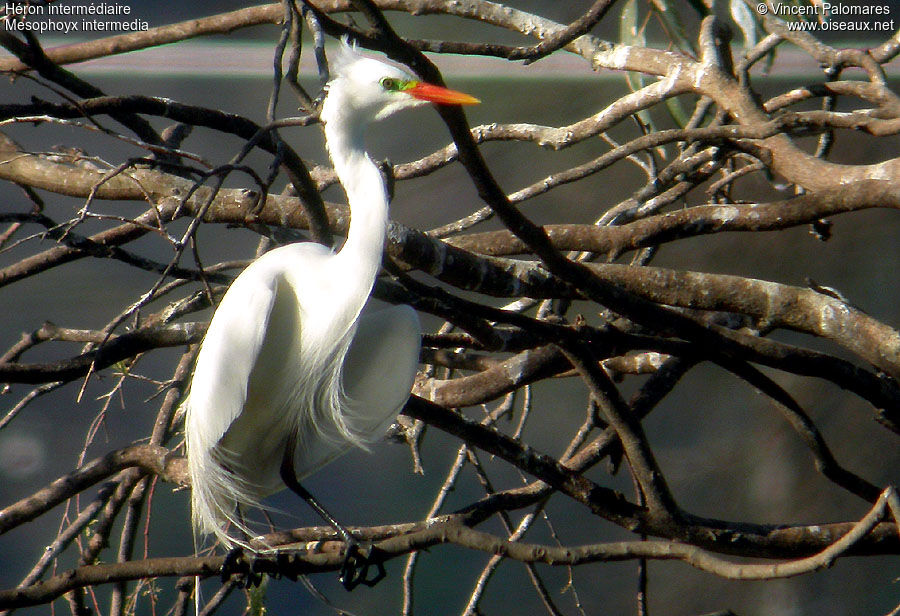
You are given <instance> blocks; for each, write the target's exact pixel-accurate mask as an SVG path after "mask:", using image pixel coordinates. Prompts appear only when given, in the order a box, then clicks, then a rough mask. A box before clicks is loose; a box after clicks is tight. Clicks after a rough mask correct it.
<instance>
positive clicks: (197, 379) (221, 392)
mask: <svg viewBox="0 0 900 616" xmlns="http://www.w3.org/2000/svg"><path fill="white" fill-rule="evenodd" d="M254 265H255V264H253V265H251V266H250V267H248V268H247V269H246V270H244V272H242V273H241V275H240V276H238V277H237V279H235V281H234V282H233V283H232V285H231V288H229V289H228V292H227V293H226V294H225V296H224V297H223V298H222V301H221V302H220V304H219V307H218V308H217V309H216V312H215V314H214V315H213V318H212V320H211V321H210V324H209V329H208V330H207V332H206V337H205V338H204V340H203V346H202V347H201V349H200V353H199V354H198V356H197V364H196V368H195V369H194V377H193V380H192V382H191V391H190V394H189V403H188V404H189V409H190V412H189V416H188V421H189V422H190V427H189V430H188V433H189V434H192V435H193V440H194V441H195V444H194V446H195V447H197V446H198V445H199V446H200V447H202V448H204V449H211V448H213V447H214V446H215V445H216V444H217V443H218V442H219V440H220V439H221V438H222V436H223V435H224V434H225V432H226V431H227V430H228V428H229V427H230V426H231V425H232V423H233V422H234V421H235V420H236V419H237V418H238V417H239V416H240V414H241V412H242V411H243V408H244V403H245V401H246V399H247V390H248V387H249V381H250V374H251V372H252V371H253V368H254V366H255V365H256V361H257V358H258V356H259V352H260V349H261V348H262V344H263V340H264V338H265V334H266V331H267V329H268V326H269V317H270V315H271V312H272V306H273V305H274V303H275V298H276V295H277V291H278V276H277V274H275V273H273V272H270V271H269V270H268V269H267V268H265V267H254ZM189 445H191V443H189Z"/></svg>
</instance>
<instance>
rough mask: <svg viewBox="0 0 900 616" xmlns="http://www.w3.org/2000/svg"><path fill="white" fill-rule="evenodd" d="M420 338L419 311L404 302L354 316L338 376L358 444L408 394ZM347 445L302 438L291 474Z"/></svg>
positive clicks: (380, 429) (377, 432) (308, 469)
mask: <svg viewBox="0 0 900 616" xmlns="http://www.w3.org/2000/svg"><path fill="white" fill-rule="evenodd" d="M421 344H422V335H421V326H420V324H419V317H418V315H417V314H416V311H415V310H413V309H412V308H410V307H409V306H391V307H390V308H386V309H383V310H375V311H371V312H366V313H364V314H363V315H362V316H360V318H359V325H358V326H357V329H356V334H355V335H354V337H353V341H352V343H351V344H350V349H349V350H348V352H347V356H346V359H345V360H344V365H343V373H342V379H343V387H344V394H345V396H346V398H345V401H346V406H345V407H344V409H343V410H344V419H345V421H346V423H347V426H348V428H349V429H350V431H351V432H352V433H353V434H355V435H357V436H359V440H360V442H361V443H362V444H363V445H365V444H369V443H373V442H374V441H376V440H377V439H378V438H379V437H381V436H383V435H384V433H385V432H386V431H387V429H388V427H389V426H390V425H391V422H392V421H393V420H394V418H395V417H396V416H397V413H399V412H400V409H401V408H402V407H403V405H404V404H405V403H406V400H407V398H409V392H410V389H411V388H412V385H413V381H414V380H415V376H416V368H417V365H418V363H419V349H420V347H421ZM351 447H352V445H351V443H350V442H349V441H345V442H340V441H337V440H319V441H316V442H312V443H305V446H304V449H303V451H302V452H300V453H299V454H298V455H297V457H296V459H297V469H296V472H297V476H298V477H300V478H303V477H304V476H306V475H309V474H310V473H312V472H314V471H315V470H317V469H318V468H320V467H322V466H323V465H325V464H328V463H329V462H331V461H332V460H334V459H335V458H337V457H338V456H340V455H342V454H344V453H346V452H347V451H348V450H349V449H350V448H351Z"/></svg>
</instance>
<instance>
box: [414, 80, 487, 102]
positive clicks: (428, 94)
mask: <svg viewBox="0 0 900 616" xmlns="http://www.w3.org/2000/svg"><path fill="white" fill-rule="evenodd" d="M406 93H407V94H409V95H410V96H413V97H415V98H418V99H419V100H423V101H429V102H432V103H438V104H440V105H477V104H478V103H480V102H481V101H480V100H478V99H477V98H475V97H474V96H470V95H468V94H465V93H464V92H457V91H456V90H449V89H447V88H442V87H441V86H433V85H431V84H430V83H423V82H421V81H417V82H415V83H414V84H413V85H412V86H411V87H409V88H407V89H406Z"/></svg>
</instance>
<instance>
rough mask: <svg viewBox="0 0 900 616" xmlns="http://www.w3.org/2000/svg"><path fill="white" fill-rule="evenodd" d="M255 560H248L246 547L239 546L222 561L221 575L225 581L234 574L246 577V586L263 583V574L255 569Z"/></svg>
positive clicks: (230, 551)
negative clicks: (245, 552)
mask: <svg viewBox="0 0 900 616" xmlns="http://www.w3.org/2000/svg"><path fill="white" fill-rule="evenodd" d="M253 565H254V563H253V561H248V560H247V559H246V558H245V556H244V548H242V547H240V546H238V547H236V548H233V549H231V550H229V551H228V553H227V554H226V555H225V561H224V562H223V563H222V569H221V571H220V576H221V578H222V582H223V583H225V582H227V581H228V580H229V579H231V576H232V575H240V576H243V577H244V582H243V583H244V586H245V587H246V588H251V587H253V586H259V585H260V584H261V583H262V574H261V573H258V572H256V571H254V567H253Z"/></svg>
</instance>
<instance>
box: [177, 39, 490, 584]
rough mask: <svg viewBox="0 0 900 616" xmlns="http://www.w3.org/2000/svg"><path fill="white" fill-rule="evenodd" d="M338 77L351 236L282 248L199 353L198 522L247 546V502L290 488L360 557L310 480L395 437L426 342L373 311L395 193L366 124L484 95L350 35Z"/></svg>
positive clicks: (191, 413)
mask: <svg viewBox="0 0 900 616" xmlns="http://www.w3.org/2000/svg"><path fill="white" fill-rule="evenodd" d="M332 74H333V79H332V80H331V81H330V82H329V84H328V86H327V94H326V97H325V100H324V102H323V105H322V112H321V119H322V121H323V122H324V124H325V138H326V144H327V147H328V152H329V154H330V155H331V159H332V161H333V163H334V169H335V172H336V173H337V176H338V178H339V179H340V181H341V184H342V185H343V187H344V190H345V192H346V194H347V200H348V203H349V205H350V208H351V217H352V218H351V223H350V228H349V232H348V234H347V240H346V242H345V243H344V245H343V247H342V248H341V250H340V251H339V252H337V253H334V252H332V251H331V250H330V249H327V248H325V247H323V246H321V245H318V244H314V243H300V244H291V245H288V246H283V247H280V248H277V249H275V250H272V251H270V252H268V253H266V254H264V255H263V256H261V257H260V258H259V259H257V260H256V261H254V262H253V263H252V264H251V265H250V266H248V267H247V268H246V269H245V270H244V271H243V272H242V273H241V274H240V275H239V276H238V277H237V278H236V279H235V280H234V282H233V283H232V285H231V287H230V288H229V290H228V292H227V293H226V294H225V296H224V297H223V298H222V301H221V303H220V304H219V306H218V308H217V309H216V311H215V314H214V315H213V318H212V320H211V322H210V324H209V329H208V331H207V333H206V337H205V339H204V341H203V344H202V346H201V349H200V352H199V354H198V356H197V363H196V367H195V369H194V375H193V380H192V382H191V386H190V392H189V394H188V398H187V402H186V406H187V415H186V426H185V434H186V442H187V454H188V467H189V471H190V476H191V482H192V497H191V504H192V511H193V521H194V525H195V528H196V529H197V530H198V531H200V532H201V533H204V534H209V533H211V534H213V535H215V536H216V537H217V538H218V539H219V540H220V541H221V542H222V543H223V544H224V545H225V546H227V547H229V548H234V547H236V546H242V547H248V544H247V541H246V537H248V536H250V529H249V528H248V527H247V526H246V524H245V522H244V520H243V519H242V517H241V514H240V511H241V510H244V509H246V508H250V507H262V504H261V500H262V499H263V498H264V497H265V496H267V495H269V494H272V493H275V492H278V491H280V490H282V489H284V488H285V487H286V486H287V487H290V488H291V489H292V490H294V491H295V492H297V493H298V494H299V495H300V496H302V497H303V498H304V499H306V500H307V501H308V502H309V503H310V505H312V506H313V507H314V508H315V509H316V510H317V511H318V512H319V513H320V514H321V515H322V516H323V517H324V518H325V519H326V520H327V521H328V522H329V523H330V524H331V525H332V526H334V527H335V528H336V530H338V532H339V533H340V534H341V535H342V537H343V539H344V540H345V541H346V542H347V543H348V561H349V559H350V557H351V556H353V554H352V553H353V552H357V555H356V556H354V558H358V544H357V543H356V542H355V540H354V539H353V538H352V537H351V536H350V535H349V533H347V531H345V530H344V529H343V527H341V526H340V525H339V524H337V523H336V522H335V521H334V519H333V518H332V517H331V516H330V515H328V513H327V512H326V511H325V510H324V509H322V507H321V506H320V505H319V504H318V503H316V502H315V500H314V499H312V498H311V496H310V495H309V493H308V492H306V490H305V489H303V488H302V486H301V485H300V483H299V481H298V477H299V478H302V477H304V476H305V475H308V474H309V473H311V472H313V471H315V470H316V469H318V468H320V467H321V466H322V465H324V464H326V463H328V462H329V461H331V460H332V459H334V458H335V457H337V456H339V455H340V454H341V453H343V452H344V451H346V450H348V449H349V448H350V447H352V446H353V445H357V446H363V447H365V445H366V444H367V443H370V442H371V441H373V440H374V439H375V438H376V437H378V436H380V435H382V434H383V433H384V432H385V430H386V429H387V427H388V426H389V425H390V422H391V421H392V419H393V418H394V417H395V416H396V414H397V412H398V411H399V410H400V408H401V407H402V406H403V404H404V403H405V402H406V399H407V398H408V396H409V391H410V388H411V385H412V381H413V378H414V376H415V371H416V364H417V363H418V353H419V345H420V332H419V324H418V319H417V317H416V313H415V311H414V310H413V309H412V308H410V307H408V306H395V307H392V308H389V309H386V310H382V311H378V312H373V313H371V314H365V315H362V314H361V313H362V309H363V306H364V305H365V304H366V301H367V299H368V297H369V293H370V291H371V289H372V285H373V283H374V279H375V276H376V274H377V272H378V269H379V266H380V264H381V258H382V250H383V244H384V240H385V233H386V226H387V222H388V193H387V189H386V186H385V182H384V179H383V178H382V175H381V172H380V171H379V169H378V167H377V166H376V165H375V164H374V163H373V162H372V160H371V159H370V158H369V156H368V155H367V154H366V152H365V144H364V138H365V130H366V127H367V126H368V125H369V124H370V123H371V122H373V121H376V120H380V119H383V118H385V117H387V116H389V115H391V114H392V113H394V112H396V111H400V110H401V109H407V108H410V107H415V106H418V105H423V104H426V103H427V102H429V101H430V102H436V103H442V104H470V103H476V102H478V100H477V99H475V98H473V97H471V96H468V95H466V94H462V93H460V92H455V91H453V90H448V89H445V88H441V87H437V86H433V85H429V84H425V83H422V82H419V81H417V80H416V79H414V78H413V77H412V76H410V75H409V74H407V73H406V72H404V71H402V70H400V69H398V68H396V67H394V66H391V65H388V64H385V63H383V62H380V61H377V60H374V59H372V58H367V57H363V56H360V55H359V54H357V53H356V52H355V50H353V49H351V48H350V47H349V46H348V45H346V43H345V44H343V45H342V49H341V51H340V52H339V54H338V57H337V58H335V60H334V61H333V62H332ZM229 527H230V529H229ZM236 534H240V535H242V536H243V538H239V537H237V536H235V535H236ZM351 548H352V549H351ZM356 566H357V563H350V564H349V565H348V562H345V568H344V571H342V582H344V584H345V586H348V587H352V586H353V585H355V584H356V583H359V582H363V583H365V582H366V580H365V577H366V573H365V571H363V573H362V577H361V578H360V577H359V576H358V575H357V572H356V571H354V570H353V568H354V567H356Z"/></svg>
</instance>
